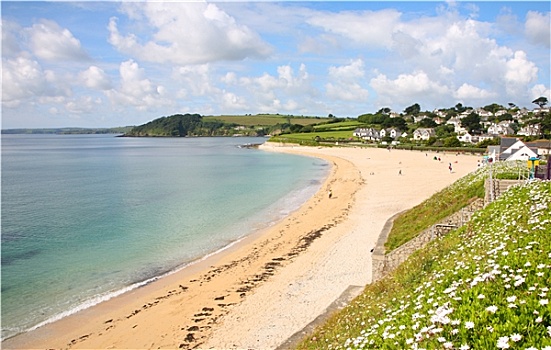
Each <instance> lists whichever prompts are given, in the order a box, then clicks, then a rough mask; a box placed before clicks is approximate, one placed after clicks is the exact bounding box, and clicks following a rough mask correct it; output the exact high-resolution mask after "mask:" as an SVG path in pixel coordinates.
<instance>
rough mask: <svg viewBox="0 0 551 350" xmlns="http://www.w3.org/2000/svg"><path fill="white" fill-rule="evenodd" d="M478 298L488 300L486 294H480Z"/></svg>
mask: <svg viewBox="0 0 551 350" xmlns="http://www.w3.org/2000/svg"><path fill="white" fill-rule="evenodd" d="M477 298H478V299H484V298H486V297H485V296H484V294H479V295H478V296H477Z"/></svg>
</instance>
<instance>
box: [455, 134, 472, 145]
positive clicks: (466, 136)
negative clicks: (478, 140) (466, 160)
mask: <svg viewBox="0 0 551 350" xmlns="http://www.w3.org/2000/svg"><path fill="white" fill-rule="evenodd" d="M457 139H458V140H459V141H461V142H465V143H473V136H472V135H471V134H469V133H468V132H466V133H464V134H461V135H457Z"/></svg>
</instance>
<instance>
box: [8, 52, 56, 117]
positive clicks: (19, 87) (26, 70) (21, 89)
mask: <svg viewBox="0 0 551 350" xmlns="http://www.w3.org/2000/svg"><path fill="white" fill-rule="evenodd" d="M46 87H47V81H46V77H45V74H44V71H43V70H42V67H41V66H40V65H39V64H38V62H37V61H35V60H31V59H28V58H23V57H19V58H17V59H13V60H6V61H4V62H3V67H2V104H3V105H4V106H7V107H17V106H19V105H20V104H21V102H22V101H23V100H25V99H27V98H30V97H33V96H35V95H41V94H43V93H44V92H45V91H46Z"/></svg>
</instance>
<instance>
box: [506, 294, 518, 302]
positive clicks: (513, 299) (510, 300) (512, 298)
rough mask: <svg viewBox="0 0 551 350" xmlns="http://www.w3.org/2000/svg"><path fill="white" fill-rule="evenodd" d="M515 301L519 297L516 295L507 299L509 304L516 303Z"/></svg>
mask: <svg viewBox="0 0 551 350" xmlns="http://www.w3.org/2000/svg"><path fill="white" fill-rule="evenodd" d="M515 300H517V297H516V296H515V295H513V296H510V297H507V302H509V303H514V302H515Z"/></svg>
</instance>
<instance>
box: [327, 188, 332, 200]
mask: <svg viewBox="0 0 551 350" xmlns="http://www.w3.org/2000/svg"><path fill="white" fill-rule="evenodd" d="M327 194H328V195H329V199H331V197H332V196H333V192H331V190H329V192H328V193H327Z"/></svg>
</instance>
